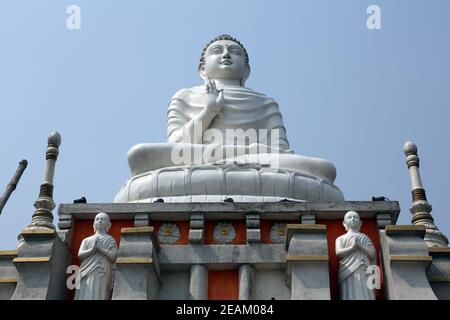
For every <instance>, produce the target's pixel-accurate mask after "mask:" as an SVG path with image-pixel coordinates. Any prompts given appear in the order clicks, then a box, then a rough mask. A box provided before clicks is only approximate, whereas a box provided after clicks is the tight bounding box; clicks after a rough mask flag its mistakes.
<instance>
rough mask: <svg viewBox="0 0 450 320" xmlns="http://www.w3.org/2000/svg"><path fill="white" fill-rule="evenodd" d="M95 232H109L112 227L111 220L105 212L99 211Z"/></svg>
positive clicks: (96, 217) (95, 222) (95, 221)
mask: <svg viewBox="0 0 450 320" xmlns="http://www.w3.org/2000/svg"><path fill="white" fill-rule="evenodd" d="M93 226H94V232H97V231H98V232H108V231H109V228H111V220H110V219H109V215H108V214H106V213H105V212H99V213H97V215H96V216H95V219H94V224H93Z"/></svg>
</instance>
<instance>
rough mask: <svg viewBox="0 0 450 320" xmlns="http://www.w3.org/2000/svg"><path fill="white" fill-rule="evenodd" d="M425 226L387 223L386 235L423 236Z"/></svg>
mask: <svg viewBox="0 0 450 320" xmlns="http://www.w3.org/2000/svg"><path fill="white" fill-rule="evenodd" d="M425 230H426V228H425V227H424V226H413V225H387V226H386V235H387V236H406V235H415V236H419V237H421V238H423V237H424V236H425Z"/></svg>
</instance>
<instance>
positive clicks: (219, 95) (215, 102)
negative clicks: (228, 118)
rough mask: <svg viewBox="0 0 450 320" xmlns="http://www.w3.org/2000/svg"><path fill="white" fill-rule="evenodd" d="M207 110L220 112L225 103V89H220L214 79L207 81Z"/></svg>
mask: <svg viewBox="0 0 450 320" xmlns="http://www.w3.org/2000/svg"><path fill="white" fill-rule="evenodd" d="M205 87H206V110H207V111H208V112H211V113H214V114H218V113H219V112H220V111H221V110H222V109H223V105H224V98H223V90H218V89H217V87H216V83H215V82H214V80H209V81H207V82H206V85H205Z"/></svg>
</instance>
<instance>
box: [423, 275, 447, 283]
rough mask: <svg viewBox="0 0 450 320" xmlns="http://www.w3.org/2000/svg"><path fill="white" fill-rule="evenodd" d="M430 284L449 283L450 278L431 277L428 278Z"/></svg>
mask: <svg viewBox="0 0 450 320" xmlns="http://www.w3.org/2000/svg"><path fill="white" fill-rule="evenodd" d="M428 281H430V282H450V276H433V277H429V278H428Z"/></svg>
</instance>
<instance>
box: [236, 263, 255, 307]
mask: <svg viewBox="0 0 450 320" xmlns="http://www.w3.org/2000/svg"><path fill="white" fill-rule="evenodd" d="M254 276H255V275H254V270H253V267H252V265H250V264H243V265H241V266H240V267H239V300H251V299H252V294H253V282H254Z"/></svg>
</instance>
